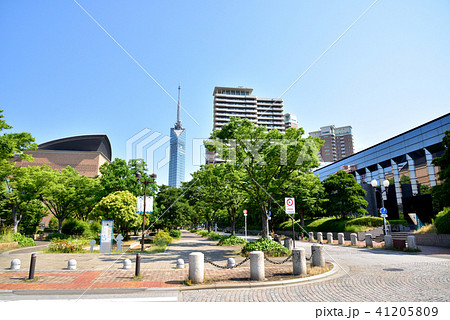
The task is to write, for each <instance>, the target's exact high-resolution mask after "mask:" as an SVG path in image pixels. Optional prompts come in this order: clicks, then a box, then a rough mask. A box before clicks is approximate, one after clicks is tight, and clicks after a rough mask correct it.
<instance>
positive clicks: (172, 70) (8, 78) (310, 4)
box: [0, 0, 450, 184]
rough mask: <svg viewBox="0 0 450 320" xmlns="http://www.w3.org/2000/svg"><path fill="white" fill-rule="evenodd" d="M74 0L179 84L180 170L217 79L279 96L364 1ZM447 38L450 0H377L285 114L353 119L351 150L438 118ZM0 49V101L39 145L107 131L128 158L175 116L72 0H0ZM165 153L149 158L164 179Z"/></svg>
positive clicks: (329, 120) (314, 120)
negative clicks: (132, 145)
mask: <svg viewBox="0 0 450 320" xmlns="http://www.w3.org/2000/svg"><path fill="white" fill-rule="evenodd" d="M77 2H78V3H79V5H81V6H82V7H84V9H85V10H86V11H87V12H88V13H89V14H90V15H91V16H92V17H93V18H94V19H95V20H97V22H98V23H99V24H100V25H101V26H102V27H103V28H104V29H105V30H106V31H107V32H108V33H109V34H110V35H111V36H112V37H114V38H115V40H116V41H117V42H118V43H119V44H120V45H121V46H122V47H123V48H124V49H125V50H126V51H127V52H128V53H129V54H130V55H131V56H132V57H133V58H134V59H135V61H137V62H138V63H139V64H140V65H141V66H142V68H144V69H145V70H146V71H147V72H148V73H149V74H150V75H151V76H152V77H153V78H154V79H155V80H156V81H157V82H158V83H159V84H160V85H161V86H162V87H163V88H164V89H165V90H166V91H167V92H168V93H169V94H170V95H171V96H172V97H173V98H175V100H176V99H177V87H178V82H181V87H182V89H181V102H182V106H183V108H184V109H185V110H186V111H187V112H188V113H189V114H190V115H191V116H192V118H191V117H190V116H189V115H188V114H187V113H186V112H185V111H182V113H181V118H182V121H183V125H184V126H185V127H186V129H187V157H186V169H187V170H186V171H187V172H186V178H188V177H189V173H190V172H193V171H195V170H196V169H197V168H198V167H196V166H194V165H193V161H192V142H191V141H192V140H193V139H202V138H207V137H208V136H209V134H210V132H211V129H212V111H213V110H212V106H213V97H212V92H213V89H214V87H215V86H246V87H250V88H253V89H254V94H255V95H257V96H258V97H265V98H276V97H279V96H280V95H281V94H282V93H283V92H284V91H285V90H286V89H287V88H288V87H289V86H290V85H291V84H292V83H293V82H294V81H295V80H296V79H297V78H298V77H299V76H300V75H301V74H302V73H303V72H304V71H305V70H306V69H307V68H308V67H309V66H310V65H311V63H312V62H313V61H315V60H316V59H317V58H318V57H319V56H320V55H321V54H322V53H323V52H324V51H325V49H327V48H328V47H329V46H330V44H332V43H333V42H334V41H335V40H336V39H337V38H338V37H339V36H340V35H341V34H342V33H343V32H344V31H345V30H346V29H347V28H348V27H349V26H350V25H351V24H352V23H353V22H354V21H355V20H356V19H357V18H358V17H359V16H360V15H361V13H362V12H364V10H366V9H367V8H368V7H369V6H370V5H371V4H372V3H373V2H374V1H373V0H371V1H364V0H354V1H352V0H342V1H331V0H330V1H312V0H310V1H300V0H298V1H194V0H193V1H106V0H105V1H88V0H77ZM449 35H450V2H448V1H445V0H442V1H433V0H430V1H425V0H422V1H414V0H405V1H402V0H395V1H394V0H379V1H377V2H376V3H375V4H374V5H373V7H372V8H371V9H370V10H369V11H368V12H367V13H366V14H365V15H364V16H363V17H362V18H361V19H360V20H359V21H358V22H357V23H356V24H355V25H354V26H353V27H352V28H351V29H350V30H349V31H348V32H346V33H345V35H344V36H343V37H342V38H341V39H340V40H339V41H338V42H337V43H336V44H335V45H334V46H333V47H332V48H331V49H330V50H328V51H327V53H326V54H325V55H323V57H322V58H321V59H320V60H319V61H317V63H315V64H314V65H313V66H312V67H311V68H310V69H309V71H308V72H307V73H306V74H305V75H304V76H303V77H302V78H301V79H300V80H299V81H298V82H297V83H296V84H295V85H294V86H293V87H292V88H291V89H290V90H289V91H287V92H286V93H285V94H284V95H283V97H282V98H283V99H284V104H285V111H286V112H291V113H294V114H296V115H297V117H298V119H299V124H300V126H301V127H303V128H304V129H305V132H310V131H314V130H318V129H319V128H320V127H321V126H325V125H330V124H334V125H336V126H343V125H351V126H352V127H353V134H354V139H355V145H356V149H357V150H358V151H359V150H362V149H364V148H367V147H369V146H371V145H373V144H376V143H378V142H380V141H382V140H385V139H388V138H390V137H392V136H394V135H396V134H399V133H402V132H404V131H405V130H408V129H411V128H413V127H415V126H418V125H420V124H422V123H425V122H427V121H429V120H432V119H434V118H437V117H439V116H441V115H443V114H446V113H448V112H449V110H450V89H449V88H450V59H449V58H450V40H449V39H450V38H449ZM0 44H1V48H2V49H1V50H0V109H3V110H4V115H5V118H6V121H7V122H8V123H9V124H11V125H12V126H13V127H14V131H16V132H17V131H27V132H31V133H32V134H33V136H34V137H35V138H36V142H37V143H43V142H46V141H49V140H53V139H58V138H62V137H67V136H72V135H79V134H107V135H108V137H109V138H110V140H111V142H112V147H113V157H119V158H126V143H127V140H129V139H131V138H132V137H133V136H134V135H135V134H137V133H138V132H140V131H141V130H143V129H146V128H148V129H150V130H151V131H152V132H159V133H161V136H160V137H159V138H162V137H164V136H168V135H169V130H170V127H172V126H173V125H174V123H175V121H176V103H175V102H174V101H173V100H172V99H171V98H170V97H169V96H168V95H167V94H166V93H165V92H164V91H163V90H162V89H161V88H160V87H159V86H158V85H157V84H156V83H155V82H154V81H153V80H152V79H151V78H150V77H149V76H148V75H147V74H146V73H145V72H144V71H143V70H142V69H141V68H140V67H139V66H138V65H137V64H136V63H135V62H134V61H133V60H132V59H131V58H130V57H129V56H128V55H127V54H126V53H125V52H124V51H123V50H122V49H121V48H120V47H119V46H118V44H116V43H115V42H114V41H113V40H112V39H111V38H110V37H109V36H108V35H107V34H106V33H105V32H104V31H103V30H102V29H101V28H100V27H99V26H98V25H97V24H96V23H95V22H94V21H93V20H92V19H91V18H90V17H89V16H88V15H87V14H86V13H85V12H84V11H83V10H82V9H81V8H80V7H79V6H78V5H77V3H76V2H75V1H73V0H64V1H63V0H58V1H56V0H47V1H45V0H42V1H13V0H2V1H1V2H0ZM197 123H198V124H197ZM159 138H158V139H159ZM138 142H139V141H138ZM165 147H168V144H166V145H164V146H163V147H161V148H159V149H158V150H157V151H156V152H155V153H154V159H147V161H148V162H150V163H151V164H152V163H153V164H154V168H153V169H152V168H151V169H150V170H151V171H154V172H156V173H157V174H158V183H160V184H162V183H164V184H167V174H168V166H164V167H162V168H159V169H158V168H157V167H156V163H157V162H159V161H161V160H163V159H164V156H165ZM144 151H147V150H144ZM145 153H146V152H144V154H145Z"/></svg>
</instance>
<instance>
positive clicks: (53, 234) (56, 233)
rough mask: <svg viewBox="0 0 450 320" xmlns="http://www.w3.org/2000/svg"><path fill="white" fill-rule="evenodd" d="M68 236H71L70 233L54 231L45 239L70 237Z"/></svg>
mask: <svg viewBox="0 0 450 320" xmlns="http://www.w3.org/2000/svg"><path fill="white" fill-rule="evenodd" d="M68 238H70V236H69V235H68V234H64V233H58V232H54V233H51V234H49V235H48V236H47V237H45V240H53V239H68Z"/></svg>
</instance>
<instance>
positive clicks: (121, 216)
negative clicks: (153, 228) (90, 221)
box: [91, 191, 142, 237]
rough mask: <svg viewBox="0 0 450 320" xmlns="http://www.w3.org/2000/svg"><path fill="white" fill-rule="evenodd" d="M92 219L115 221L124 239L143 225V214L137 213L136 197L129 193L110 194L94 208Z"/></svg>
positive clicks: (117, 192)
mask: <svg viewBox="0 0 450 320" xmlns="http://www.w3.org/2000/svg"><path fill="white" fill-rule="evenodd" d="M91 217H92V218H94V219H98V220H104V219H107V220H114V226H115V228H116V230H118V231H119V232H120V233H121V234H122V235H123V236H124V237H127V236H128V231H129V229H131V228H137V227H139V226H140V224H141V223H142V217H141V214H139V213H137V212H136V197H135V196H134V195H133V194H132V193H131V192H129V191H116V192H113V193H110V194H109V195H107V196H106V197H103V198H102V200H100V202H99V203H98V204H97V205H96V206H95V207H94V209H93V210H92V212H91Z"/></svg>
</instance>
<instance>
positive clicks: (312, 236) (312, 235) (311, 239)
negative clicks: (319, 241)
mask: <svg viewBox="0 0 450 320" xmlns="http://www.w3.org/2000/svg"><path fill="white" fill-rule="evenodd" d="M309 241H311V242H312V241H314V232H310V233H309Z"/></svg>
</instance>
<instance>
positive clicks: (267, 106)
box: [213, 87, 284, 132]
mask: <svg viewBox="0 0 450 320" xmlns="http://www.w3.org/2000/svg"><path fill="white" fill-rule="evenodd" d="M252 92H253V89H250V88H244V87H237V88H234V87H215V88H214V93H213V96H214V124H213V130H220V129H221V128H222V126H223V125H225V124H227V123H228V122H230V118H231V117H239V118H243V119H244V118H245V119H248V120H250V121H252V122H253V123H254V124H256V125H258V126H265V127H267V130H272V129H278V130H280V131H281V132H284V114H283V100H282V99H267V98H258V97H256V96H253V95H252Z"/></svg>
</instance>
